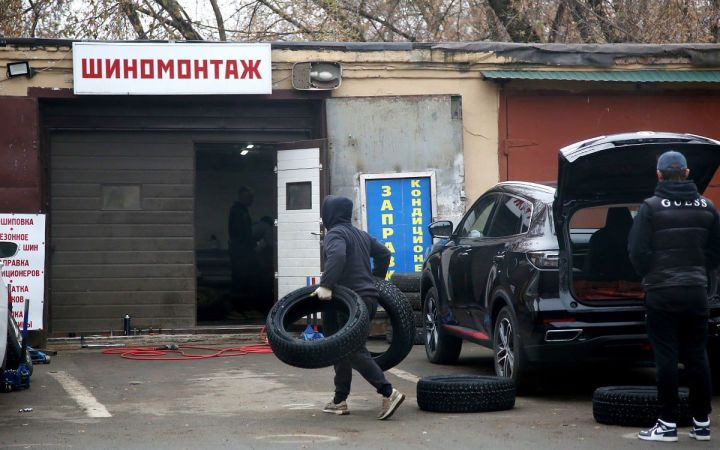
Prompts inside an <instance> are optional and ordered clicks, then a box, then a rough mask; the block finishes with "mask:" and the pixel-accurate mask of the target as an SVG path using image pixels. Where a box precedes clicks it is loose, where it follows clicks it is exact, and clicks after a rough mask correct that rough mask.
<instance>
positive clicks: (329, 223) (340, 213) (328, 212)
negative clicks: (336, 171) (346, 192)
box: [320, 195, 353, 230]
mask: <svg viewBox="0 0 720 450" xmlns="http://www.w3.org/2000/svg"><path fill="white" fill-rule="evenodd" d="M352 212H353V202H352V200H350V199H349V198H347V197H340V196H337V195H328V196H327V197H325V200H323V203H322V206H321V207H320V217H321V218H322V221H323V225H325V228H327V229H328V230H329V229H330V228H332V227H334V226H335V225H337V224H339V223H350V221H351V220H352Z"/></svg>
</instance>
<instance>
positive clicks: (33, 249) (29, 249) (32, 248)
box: [22, 244, 40, 252]
mask: <svg viewBox="0 0 720 450" xmlns="http://www.w3.org/2000/svg"><path fill="white" fill-rule="evenodd" d="M22 249H23V251H25V252H36V251H38V250H40V246H39V245H37V244H23V246H22Z"/></svg>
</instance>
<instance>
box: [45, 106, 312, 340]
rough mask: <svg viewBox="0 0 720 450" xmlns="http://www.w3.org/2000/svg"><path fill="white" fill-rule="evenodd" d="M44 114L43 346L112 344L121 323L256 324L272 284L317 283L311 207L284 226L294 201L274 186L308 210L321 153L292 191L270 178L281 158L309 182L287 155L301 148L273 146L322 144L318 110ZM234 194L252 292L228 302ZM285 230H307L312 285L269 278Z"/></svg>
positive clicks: (233, 292) (63, 109)
mask: <svg viewBox="0 0 720 450" xmlns="http://www.w3.org/2000/svg"><path fill="white" fill-rule="evenodd" d="M41 111H42V114H43V115H42V117H43V125H44V136H45V139H44V142H45V143H46V144H44V146H45V148H46V155H47V168H48V172H49V177H48V180H49V182H48V184H47V186H46V192H47V193H48V197H47V198H48V201H49V205H50V207H49V214H48V221H49V224H50V230H49V231H50V233H49V236H50V238H49V239H50V242H49V245H48V248H49V249H50V250H49V252H50V254H49V261H50V268H49V269H50V276H49V278H48V281H49V283H48V284H49V289H50V296H49V305H48V309H49V320H48V324H49V327H50V330H49V331H50V333H51V334H52V335H56V336H63V335H68V334H79V333H109V332H111V331H114V332H116V333H117V332H119V331H120V330H122V323H123V321H122V319H123V317H124V316H125V315H126V314H127V315H129V316H130V317H131V318H132V325H133V327H134V328H137V329H139V330H141V332H148V331H150V330H155V331H157V330H169V329H174V330H178V329H187V328H193V327H195V326H197V325H211V324H218V323H232V324H246V323H258V322H259V321H262V317H263V313H264V311H266V310H267V308H269V306H270V305H271V304H272V303H273V302H274V301H275V299H276V298H277V297H276V295H277V294H278V293H280V291H279V290H278V288H277V283H276V281H275V280H276V274H277V277H279V278H280V279H283V277H288V276H289V275H292V276H291V277H288V279H290V278H292V283H291V284H293V285H297V283H299V282H300V281H301V282H302V284H301V285H304V284H305V280H306V278H307V276H306V275H316V274H317V273H319V246H318V245H317V240H318V239H319V238H318V236H316V235H317V234H318V233H317V232H319V225H318V219H319V207H318V209H317V211H312V210H311V211H307V210H305V209H304V208H305V205H306V203H302V204H300V205H299V206H298V205H295V204H294V203H293V205H295V207H297V208H299V209H298V210H295V211H294V213H293V214H294V216H293V217H290V216H288V215H287V214H285V213H284V212H285V210H286V208H285V204H286V203H287V201H288V199H289V200H290V201H291V202H292V201H295V200H293V199H295V197H293V194H292V193H289V191H288V192H286V190H287V189H286V185H285V184H282V185H279V184H278V183H279V182H280V180H281V178H282V180H285V181H284V182H283V183H285V182H288V181H291V182H296V183H300V184H299V185H297V184H295V185H293V186H295V187H299V189H300V192H301V193H302V192H305V190H306V189H305V186H306V184H303V183H310V184H311V193H312V202H311V205H310V206H312V207H315V206H316V205H317V203H318V202H319V198H320V191H319V185H320V182H319V179H320V178H319V161H320V151H319V147H315V149H316V151H317V153H316V154H315V156H314V158H315V159H314V161H315V163H314V165H311V167H310V168H311V169H312V171H313V172H312V173H307V172H305V173H302V174H300V175H299V177H298V179H291V178H287V177H280V176H279V175H277V173H279V167H278V165H279V163H280V162H281V158H278V154H279V153H280V154H286V153H287V155H288V156H291V158H290V159H293V158H298V157H299V160H300V161H301V162H303V164H301V166H302V167H297V168H295V169H303V168H307V166H306V165H305V164H304V163H305V162H306V161H305V160H303V158H302V157H301V156H300V155H299V154H298V153H297V152H294V150H298V151H299V150H303V149H306V145H305V144H302V143H299V144H293V145H285V146H280V145H278V144H277V143H281V142H297V141H300V142H308V141H307V140H308V139H319V138H322V134H323V127H322V101H318V100H304V101H303V100H294V101H289V100H280V101H273V100H270V99H269V100H265V101H259V100H255V101H248V100H246V99H245V98H238V97H223V98H202V99H178V98H149V97H147V98H112V99H103V98H93V99H86V98H82V99H69V100H68V99H63V100H57V101H55V100H53V101H48V102H47V103H44V104H43V105H42V109H41ZM313 142H314V141H313ZM293 170H294V169H293ZM293 173H296V174H297V173H299V172H298V171H297V170H295V171H294V172H293ZM288 184H289V183H288ZM243 186H244V187H246V188H247V190H248V191H250V192H252V194H253V197H254V198H253V201H252V204H251V205H250V207H249V208H248V211H249V216H250V217H249V222H250V224H249V226H250V238H251V239H250V240H251V242H252V246H251V247H247V248H245V249H244V251H246V252H249V253H250V257H249V258H246V261H245V263H244V264H245V266H244V267H246V268H247V270H245V271H244V273H245V275H244V276H245V280H248V281H249V283H246V284H242V283H240V284H239V285H236V287H235V289H233V286H232V281H233V280H232V278H233V277H232V272H233V271H232V261H231V258H230V235H229V229H230V226H229V225H230V224H229V219H230V210H231V208H232V206H233V204H234V203H235V202H236V201H237V200H238V197H239V195H238V191H240V190H241V188H242V187H243ZM304 189H305V190H304ZM290 190H292V189H290ZM303 198H304V197H303ZM291 206H292V205H291ZM298 213H305V214H298ZM288 223H291V224H290V225H288ZM276 224H277V226H276ZM283 226H285V227H289V228H290V229H292V231H293V232H295V231H296V230H300V229H302V227H312V226H314V231H315V234H316V235H311V234H310V233H309V232H308V233H304V234H307V235H308V236H311V237H312V239H315V243H314V245H315V247H314V249H315V253H317V255H316V256H315V259H316V260H317V261H318V266H317V268H316V267H314V266H308V265H307V262H306V261H301V262H302V266H303V267H309V270H310V271H311V272H310V273H307V274H305V273H300V271H299V270H297V268H295V269H293V268H292V267H286V268H283V267H281V266H278V264H277V256H276V253H277V252H276V248H277V233H276V230H277V231H281V227H283ZM296 234H297V233H296ZM290 237H293V238H294V236H290ZM297 237H298V238H299V236H297ZM283 238H285V239H287V238H288V236H285V237H282V236H280V239H283ZM301 245H308V244H301ZM303 248H305V247H303ZM308 248H309V247H308ZM296 253H297V252H296ZM296 256H298V255H296ZM299 256H304V255H299ZM297 261H300V260H297ZM250 262H252V264H250ZM79 311H82V313H78V312H79ZM231 313H232V315H231Z"/></svg>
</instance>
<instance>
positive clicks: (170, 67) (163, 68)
mask: <svg viewBox="0 0 720 450" xmlns="http://www.w3.org/2000/svg"><path fill="white" fill-rule="evenodd" d="M163 72H164V73H167V74H168V75H169V78H170V79H171V80H172V79H173V78H175V64H173V60H172V59H170V60H167V61H163V60H162V59H161V60H158V78H160V79H162V77H163Z"/></svg>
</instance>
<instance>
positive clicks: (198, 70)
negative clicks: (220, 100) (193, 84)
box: [195, 59, 208, 79]
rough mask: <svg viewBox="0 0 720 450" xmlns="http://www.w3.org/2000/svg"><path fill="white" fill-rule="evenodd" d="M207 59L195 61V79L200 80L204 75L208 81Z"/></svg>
mask: <svg viewBox="0 0 720 450" xmlns="http://www.w3.org/2000/svg"><path fill="white" fill-rule="evenodd" d="M207 69H208V68H207V59H196V60H195V78H200V74H202V76H203V78H205V79H207V77H208V71H207Z"/></svg>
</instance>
